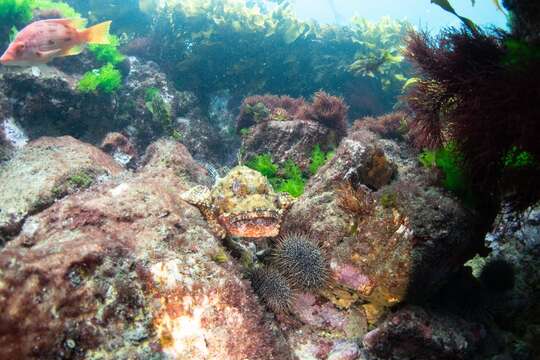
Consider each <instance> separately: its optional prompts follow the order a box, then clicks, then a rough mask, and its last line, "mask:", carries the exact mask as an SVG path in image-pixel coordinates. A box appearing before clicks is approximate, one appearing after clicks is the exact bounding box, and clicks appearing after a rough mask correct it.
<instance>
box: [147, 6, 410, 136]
mask: <svg viewBox="0 0 540 360" xmlns="http://www.w3.org/2000/svg"><path fill="white" fill-rule="evenodd" d="M167 3H168V6H163V8H158V9H157V11H155V10H156V9H153V10H152V13H153V14H155V21H154V23H153V26H152V31H151V33H150V34H149V38H150V40H149V41H148V42H145V46H148V47H147V49H148V51H145V55H146V56H149V57H150V59H151V60H154V61H156V62H157V63H159V64H160V65H161V67H162V69H163V70H164V71H165V72H166V73H167V74H168V75H169V76H170V78H171V79H173V81H174V82H175V84H176V86H177V88H178V89H179V90H186V91H193V92H194V93H195V94H196V95H197V97H198V98H199V99H201V103H202V104H203V105H204V104H208V103H209V99H208V98H209V96H210V95H209V94H212V93H214V92H219V91H221V90H227V91H229V93H230V94H231V96H232V97H244V96H245V95H246V94H267V93H270V94H287V95H289V96H292V97H308V96H310V95H311V94H313V93H314V92H316V91H318V90H320V89H324V90H325V91H328V92H330V93H332V94H337V95H340V96H343V97H344V98H345V100H346V101H347V102H348V103H350V104H351V105H352V106H353V107H354V109H353V112H354V113H355V114H373V113H375V112H382V111H390V110H391V108H392V106H393V104H394V102H395V98H396V96H397V95H399V94H400V92H401V88H402V86H403V83H404V82H405V81H406V80H407V78H409V76H408V73H409V71H410V67H409V65H408V64H407V62H405V61H403V58H402V56H401V55H400V52H401V47H402V40H403V38H404V36H405V35H406V32H407V30H408V29H409V27H410V25H409V24H408V23H407V22H405V21H396V20H392V19H390V18H384V19H382V20H380V21H379V22H370V21H367V20H365V19H362V18H358V17H357V18H354V19H353V20H352V21H351V22H350V24H349V25H347V26H338V25H335V26H334V25H328V26H326V25H325V26H321V25H320V24H318V23H316V22H313V21H301V20H299V19H298V18H297V17H296V16H295V15H294V11H293V9H292V7H291V6H290V3H289V2H282V3H281V4H279V5H276V6H269V7H268V8H265V6H264V5H262V2H260V1H248V2H245V3H244V2H240V1H236V0H208V1H199V0H182V1H180V0H172V1H169V2H167ZM266 3H268V2H266ZM148 11H150V10H148ZM374 65H375V66H374ZM276 74H279V75H278V76H276ZM358 98H363V99H366V100H365V101H358V100H357V99H358ZM248 126H249V125H247V126H246V125H242V126H240V127H238V128H237V130H239V129H240V128H243V127H248Z"/></svg>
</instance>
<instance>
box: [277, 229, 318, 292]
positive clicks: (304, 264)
mask: <svg viewBox="0 0 540 360" xmlns="http://www.w3.org/2000/svg"><path fill="white" fill-rule="evenodd" d="M273 264H274V265H275V267H276V269H277V270H278V271H279V272H280V273H282V274H283V275H284V276H285V278H286V279H287V280H288V281H289V283H290V284H291V285H292V286H294V287H296V288H298V289H300V290H304V291H313V290H319V289H321V288H323V287H324V286H325V285H326V283H327V280H328V268H327V261H326V257H325V254H324V252H323V250H322V248H321V247H320V246H319V244H318V243H317V241H315V240H314V239H313V238H312V237H311V236H309V235H307V234H301V233H290V234H285V235H283V236H282V237H281V238H280V239H279V240H278V244H277V246H276V249H275V251H274V254H273Z"/></svg>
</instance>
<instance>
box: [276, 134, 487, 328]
mask: <svg viewBox="0 0 540 360" xmlns="http://www.w3.org/2000/svg"><path fill="white" fill-rule="evenodd" d="M394 172H395V167H394V165H393V164H391V163H389V162H388V160H387V159H386V157H385V155H384V152H383V151H382V150H381V149H380V148H379V147H378V140H377V139H376V137H375V136H374V135H373V134H370V133H369V132H367V131H365V130H359V131H355V132H353V133H351V134H350V135H349V136H348V137H347V138H345V139H344V140H343V141H342V142H341V144H340V146H339V147H338V149H337V150H336V155H335V157H334V158H333V159H331V160H330V161H328V162H327V163H326V164H325V165H324V166H323V167H322V168H321V169H320V170H319V172H318V173H317V174H316V175H315V176H313V177H312V178H311V179H310V180H309V182H308V184H307V185H306V190H305V193H304V194H303V195H302V196H301V197H300V198H298V199H297V201H296V202H295V203H294V204H293V206H292V207H291V209H290V210H289V211H288V213H287V214H286V216H285V219H284V221H283V226H282V228H283V231H300V230H303V231H306V230H308V231H310V232H311V233H312V234H313V236H314V237H315V238H316V239H317V240H318V241H320V243H321V244H322V247H323V249H325V250H326V251H327V254H328V257H329V262H330V272H331V278H332V280H333V281H334V282H335V283H336V284H338V285H339V286H342V287H344V288H345V289H348V290H349V291H350V292H351V293H352V294H351V296H352V295H355V296H359V297H360V298H362V299H363V300H365V301H368V302H370V304H371V306H372V307H371V308H370V314H369V316H370V321H373V320H374V319H376V317H377V316H378V315H376V313H378V312H379V311H380V310H382V309H384V308H385V307H389V306H392V305H394V304H397V303H399V302H401V301H403V300H405V299H407V300H411V301H420V300H421V299H423V298H425V297H426V296H428V295H429V294H431V293H432V292H434V291H436V290H437V288H438V286H440V284H441V283H442V282H443V281H444V279H445V278H446V277H447V276H449V275H450V274H451V273H452V272H453V271H455V270H456V269H458V268H459V267H461V266H462V264H463V263H464V262H465V261H466V260H467V259H468V257H472V256H473V255H474V251H475V250H476V249H477V248H478V247H479V246H480V244H478V241H475V240H477V239H480V238H481V236H479V234H478V233H477V231H476V227H475V225H476V224H475V222H474V219H475V218H474V216H473V215H472V214H471V213H470V212H469V211H467V210H466V209H465V208H464V207H463V206H462V205H460V203H459V202H458V201H457V200H455V199H454V198H452V197H451V196H450V195H448V194H447V193H446V192H445V191H443V190H442V189H438V188H435V187H430V186H428V185H426V181H425V180H423V179H422V178H421V177H419V176H417V177H412V178H411V179H406V180H398V181H394V183H392V184H391V185H387V186H383V185H385V184H388V183H389V182H390V181H391V179H392V177H393V174H394ZM377 189H378V190H377ZM373 190H377V192H374V191H373ZM448 254H452V256H451V257H449V256H448ZM341 296H342V295H339V296H338V297H341ZM343 301H345V302H347V301H348V300H347V299H343ZM379 315H380V314H379Z"/></svg>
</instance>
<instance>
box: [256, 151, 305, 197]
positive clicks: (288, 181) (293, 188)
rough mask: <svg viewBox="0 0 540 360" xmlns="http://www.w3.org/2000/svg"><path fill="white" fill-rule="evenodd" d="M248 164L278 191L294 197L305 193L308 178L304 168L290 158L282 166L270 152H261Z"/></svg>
mask: <svg viewBox="0 0 540 360" xmlns="http://www.w3.org/2000/svg"><path fill="white" fill-rule="evenodd" d="M246 166H247V167H249V168H251V169H253V170H256V171H258V172H260V173H261V174H262V175H264V176H265V177H266V178H267V179H268V181H269V182H270V184H271V185H272V187H273V188H274V189H275V190H277V191H280V192H286V193H289V194H290V195H291V196H293V197H298V196H300V195H302V194H303V193H304V187H305V182H306V180H305V179H304V176H303V174H302V170H301V169H300V167H299V166H298V165H297V164H296V163H295V162H294V161H292V160H290V159H289V160H287V161H286V162H285V163H284V164H283V167H281V168H280V167H278V166H277V165H276V164H274V162H273V161H272V156H271V155H270V154H260V155H257V156H255V157H253V158H252V159H251V160H250V161H248V162H247V163H246Z"/></svg>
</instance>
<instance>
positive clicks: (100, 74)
mask: <svg viewBox="0 0 540 360" xmlns="http://www.w3.org/2000/svg"><path fill="white" fill-rule="evenodd" d="M121 84H122V74H121V73H120V71H118V70H117V69H115V68H114V66H113V65H112V64H107V65H105V66H103V67H101V68H100V69H95V70H92V71H89V72H87V73H86V74H84V75H83V77H82V79H81V80H80V81H79V84H78V85H77V89H78V90H79V91H80V92H83V93H96V92H103V93H106V94H111V93H114V92H116V90H118V89H119V88H120V85H121Z"/></svg>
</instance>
